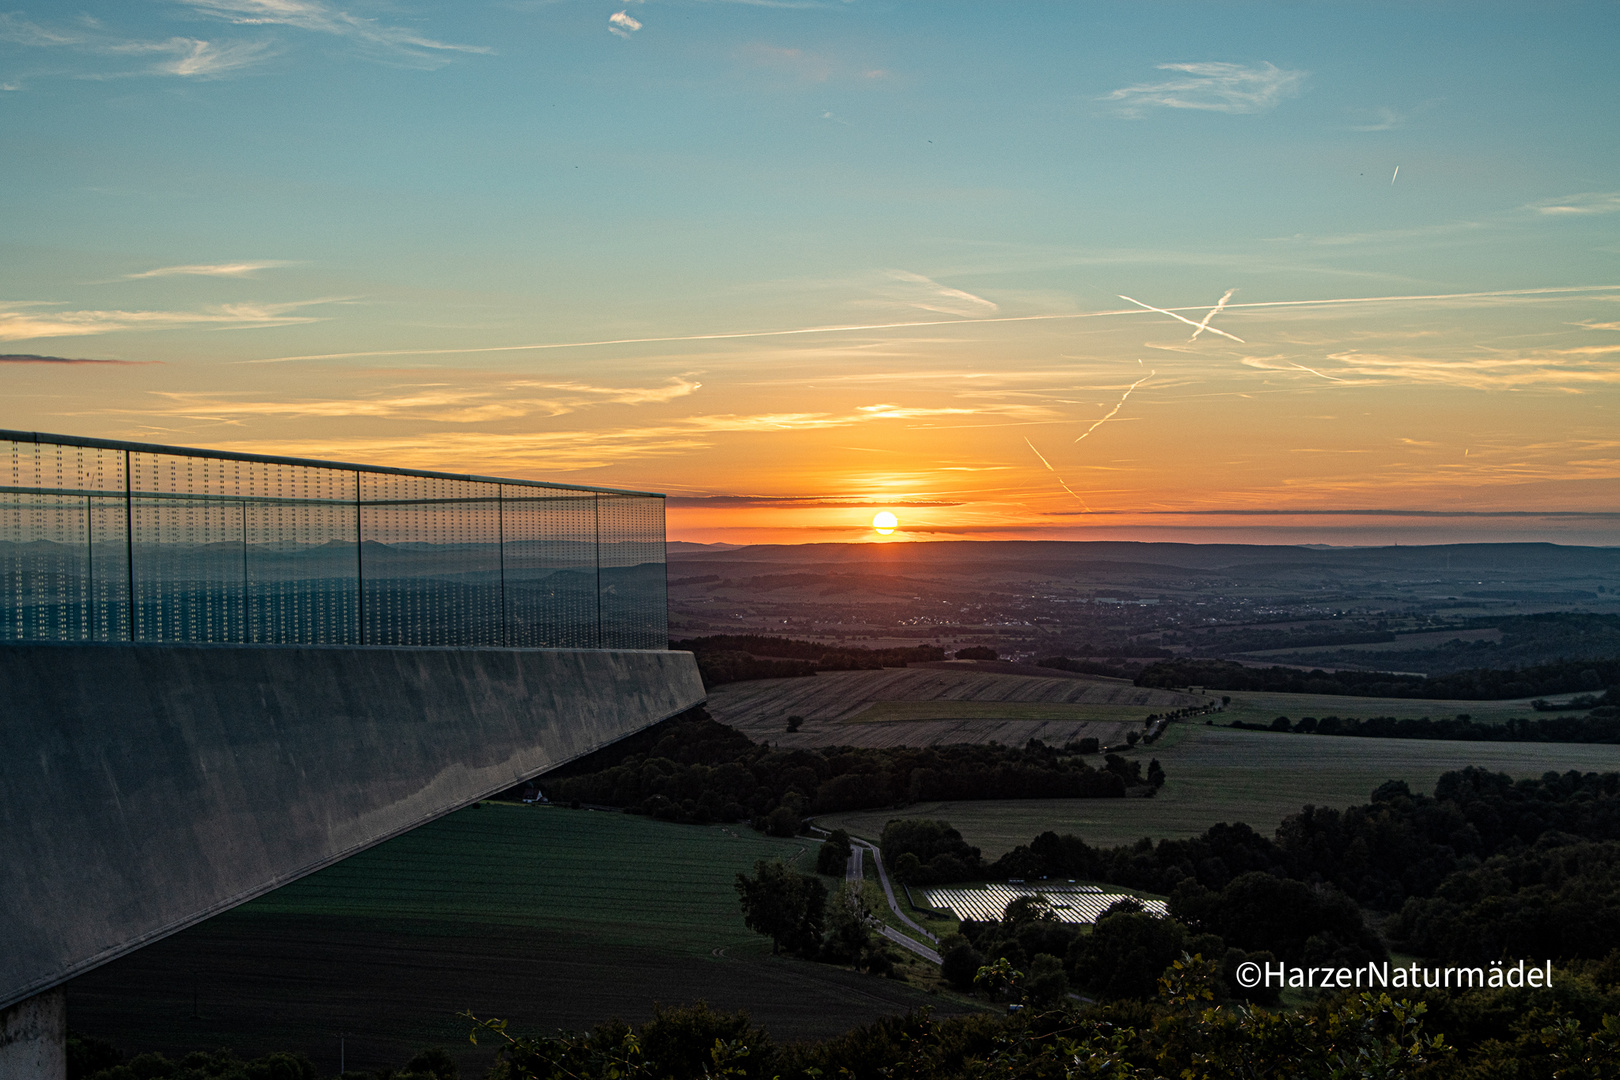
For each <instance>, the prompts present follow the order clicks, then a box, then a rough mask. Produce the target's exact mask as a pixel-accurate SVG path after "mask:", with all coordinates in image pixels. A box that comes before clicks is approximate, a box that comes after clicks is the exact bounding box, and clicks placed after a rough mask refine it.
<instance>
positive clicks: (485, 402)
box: [138, 378, 702, 424]
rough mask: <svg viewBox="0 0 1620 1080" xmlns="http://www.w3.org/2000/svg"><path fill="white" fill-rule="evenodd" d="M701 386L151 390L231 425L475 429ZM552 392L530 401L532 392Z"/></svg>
mask: <svg viewBox="0 0 1620 1080" xmlns="http://www.w3.org/2000/svg"><path fill="white" fill-rule="evenodd" d="M701 385H702V384H701V383H696V382H691V381H689V380H686V379H681V378H674V379H671V380H669V382H668V383H667V384H665V385H664V386H650V387H642V386H630V387H618V386H592V385H590V384H588V383H580V382H564V383H546V382H534V381H530V380H515V381H503V382H501V383H500V384H498V385H493V386H454V385H451V384H448V383H419V384H413V385H407V386H391V387H388V388H387V389H386V390H384V391H382V392H380V393H376V394H372V395H369V396H365V397H348V398H337V397H324V398H296V397H284V398H276V399H257V400H256V399H251V398H244V397H242V396H240V395H235V394H220V393H216V392H209V391H157V392H156V395H157V397H159V398H161V399H163V401H164V402H165V404H164V405H163V406H161V407H159V408H158V409H156V410H138V411H143V412H150V411H156V412H158V413H161V414H166V415H171V416H186V417H191V418H193V419H202V420H219V421H228V422H232V423H236V422H240V421H241V420H242V419H245V418H252V417H292V418H301V419H309V418H317V419H319V418H325V419H335V418H340V417H341V418H356V417H367V418H372V419H393V420H398V419H409V420H418V421H424V420H425V421H431V422H433V423H441V424H476V423H489V422H492V421H501V420H520V419H523V418H524V417H529V416H543V417H555V416H566V415H567V414H569V413H573V412H578V411H580V410H582V409H587V408H592V407H595V406H600V405H647V404H660V403H663V402H666V401H673V400H674V399H676V398H681V397H685V396H687V395H688V394H692V393H695V392H696V391H697V390H698V388H699V387H700V386H701ZM537 390H539V391H553V393H546V394H536V393H534V391H537Z"/></svg>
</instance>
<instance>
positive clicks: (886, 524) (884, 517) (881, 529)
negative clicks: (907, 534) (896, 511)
mask: <svg viewBox="0 0 1620 1080" xmlns="http://www.w3.org/2000/svg"><path fill="white" fill-rule="evenodd" d="M899 526H900V519H899V518H897V517H895V516H894V515H893V514H891V513H889V512H888V511H887V510H879V511H878V512H877V513H876V514H873V515H872V528H873V529H875V530H877V534H878V535H879V536H891V535H893V533H894V530H895V529H897V528H899Z"/></svg>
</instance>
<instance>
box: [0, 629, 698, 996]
mask: <svg viewBox="0 0 1620 1080" xmlns="http://www.w3.org/2000/svg"><path fill="white" fill-rule="evenodd" d="M703 697H704V694H703V687H702V683H701V681H700V680H699V678H698V672H697V665H696V663H695V662H694V660H693V658H692V655H691V654H690V653H679V652H662V651H644V652H643V651H599V650H538V649H535V650H529V649H434V648H355V647H321V646H256V645H0V911H3V912H4V918H0V1007H5V1006H9V1005H12V1004H14V1003H16V1002H18V1001H20V1000H22V999H24V998H26V997H29V996H31V995H34V994H38V993H40V992H41V991H43V990H46V989H48V988H50V987H53V986H56V985H57V984H59V983H61V982H63V981H65V980H67V979H69V978H71V977H73V976H74V975H78V974H80V973H82V972H84V971H87V970H89V969H90V968H93V967H95V966H96V965H98V964H101V963H105V962H106V961H108V960H111V959H113V958H114V957H117V956H120V955H122V954H124V953H126V952H129V951H131V950H133V949H136V948H139V947H140V946H141V945H144V944H146V943H148V942H150V941H153V940H155V939H157V938H160V937H163V936H165V935H167V934H170V933H173V932H174V931H176V930H180V929H182V928H184V927H186V926H189V925H191V924H193V923H196V922H199V921H201V920H202V919H205V918H207V917H208V916H209V915H212V914H215V913H216V912H219V911H222V910H225V909H226V908H229V907H232V906H233V905H236V904H239V903H241V902H243V901H244V900H248V899H251V898H253V897H255V896H258V895H260V894H262V893H265V892H268V891H270V890H271V889H274V888H276V887H277V886H279V885H283V884H285V883H287V882H289V881H292V880H294V879H296V878H299V877H302V876H303V875H305V874H308V873H311V872H312V871H315V870H319V869H320V868H321V867H323V866H327V865H329V864H331V863H334V862H336V861H338V860H340V859H342V858H344V857H346V856H349V855H352V854H354V853H355V852H357V851H361V850H363V849H365V848H367V847H370V846H372V845H374V844H377V843H379V842H381V841H383V840H386V839H388V838H390V837H392V836H396V835H398V834H399V833H402V832H405V831H407V830H409V829H411V828H414V827H415V826H417V825H420V824H422V823H423V822H426V821H430V820H432V819H433V818H435V817H438V816H440V815H442V814H445V813H448V812H450V811H451V810H454V809H456V808H458V807H461V806H465V805H466V804H468V803H470V802H473V801H474V800H476V799H479V798H482V797H484V796H487V795H490V794H493V793H495V792H497V791H501V790H503V789H505V788H507V787H510V786H512V785H513V784H516V783H519V782H521V781H523V780H526V779H528V778H530V777H533V776H535V775H538V774H539V773H542V772H544V771H546V770H548V769H551V768H555V767H556V766H558V765H560V764H562V763H564V762H566V761H569V760H571V759H573V758H576V757H579V756H580V755H582V754H586V753H589V752H590V751H592V750H595V749H598V748H600V747H602V746H605V745H607V744H609V743H611V742H614V741H616V740H618V739H620V738H623V737H624V736H626V735H629V734H632V733H633V732H636V731H639V730H641V729H643V728H645V727H648V726H650V725H652V724H654V723H657V722H658V721H660V720H663V719H666V718H668V717H670V716H673V715H675V714H677V713H679V712H682V711H683V710H685V709H688V708H690V707H692V706H693V705H696V704H698V703H699V702H701V701H702V700H703Z"/></svg>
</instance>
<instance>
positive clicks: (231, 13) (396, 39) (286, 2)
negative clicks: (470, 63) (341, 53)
mask: <svg viewBox="0 0 1620 1080" xmlns="http://www.w3.org/2000/svg"><path fill="white" fill-rule="evenodd" d="M178 2H179V3H181V4H184V5H185V6H187V7H189V8H191V9H192V10H194V11H196V12H198V13H200V14H203V15H208V16H211V17H213V18H217V19H223V20H225V21H226V22H230V23H233V24H235V25H238V26H287V27H292V28H293V29H296V30H304V31H308V32H310V33H315V34H329V35H331V36H333V37H339V38H344V39H347V40H349V41H352V42H354V43H355V44H356V45H357V46H359V47H360V48H361V49H363V50H364V51H366V52H369V53H371V54H372V55H374V56H376V57H378V58H381V59H389V60H393V61H396V62H403V63H409V64H413V65H415V66H419V67H437V66H439V65H441V64H445V63H448V62H449V59H450V56H451V54H454V53H490V52H493V51H494V50H492V49H489V48H486V47H484V46H482V45H457V44H454V43H451V42H447V41H438V40H436V39H434V38H430V37H426V36H424V35H423V34H420V33H418V32H417V31H415V30H412V29H408V28H406V27H403V26H390V25H388V24H386V23H382V22H379V21H378V20H376V19H369V18H365V17H363V16H359V15H351V14H350V13H349V12H347V11H343V10H340V9H338V8H336V7H333V6H332V5H330V4H323V3H319V2H318V0H178Z"/></svg>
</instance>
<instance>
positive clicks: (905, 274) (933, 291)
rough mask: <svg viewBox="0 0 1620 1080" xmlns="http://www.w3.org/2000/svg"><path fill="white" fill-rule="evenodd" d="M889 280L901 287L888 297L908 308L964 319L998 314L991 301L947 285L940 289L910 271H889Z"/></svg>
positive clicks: (927, 279) (935, 282) (931, 279)
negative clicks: (898, 283)
mask: <svg viewBox="0 0 1620 1080" xmlns="http://www.w3.org/2000/svg"><path fill="white" fill-rule="evenodd" d="M888 276H889V278H890V279H891V280H893V281H896V282H900V283H901V286H902V287H901V288H900V289H898V290H895V291H893V292H892V293H891V296H892V298H893V299H896V300H898V301H899V302H900V303H902V304H905V305H906V306H907V307H914V308H918V309H920V310H922V311H934V312H938V313H939V314H941V315H961V316H963V317H968V316H973V315H990V314H993V313H994V312H997V311H1000V310H1001V307H1000V305H998V304H997V303H996V302H995V301H993V300H986V299H985V298H984V297H982V296H975V295H974V294H972V293H970V292H966V291H964V290H962V289H953V288H952V287H951V286H949V285H941V284H940V283H939V282H937V281H935V280H934V279H933V278H929V277H924V276H923V275H921V274H913V273H912V272H910V271H909V270H890V271H889V272H888ZM913 286H915V287H913Z"/></svg>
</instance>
